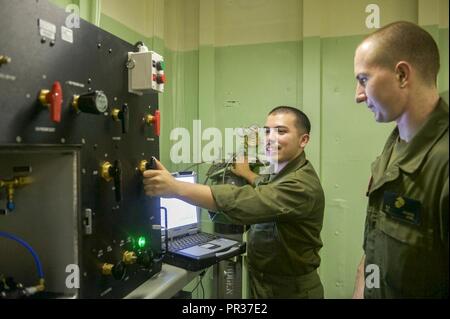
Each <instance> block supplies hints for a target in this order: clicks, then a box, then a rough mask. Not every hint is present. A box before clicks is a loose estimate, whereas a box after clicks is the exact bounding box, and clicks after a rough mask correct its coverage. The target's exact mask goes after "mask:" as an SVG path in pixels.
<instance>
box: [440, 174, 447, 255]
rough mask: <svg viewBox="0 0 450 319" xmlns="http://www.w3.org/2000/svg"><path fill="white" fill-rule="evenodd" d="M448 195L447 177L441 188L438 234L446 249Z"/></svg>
mask: <svg viewBox="0 0 450 319" xmlns="http://www.w3.org/2000/svg"><path fill="white" fill-rule="evenodd" d="M448 197H449V195H448V179H447V180H446V181H445V184H444V187H443V188H442V193H441V198H440V209H439V210H440V216H439V217H440V224H441V225H440V234H441V240H442V242H443V244H444V245H445V247H446V251H448V248H449V238H448V223H449V219H448V205H449V198H448Z"/></svg>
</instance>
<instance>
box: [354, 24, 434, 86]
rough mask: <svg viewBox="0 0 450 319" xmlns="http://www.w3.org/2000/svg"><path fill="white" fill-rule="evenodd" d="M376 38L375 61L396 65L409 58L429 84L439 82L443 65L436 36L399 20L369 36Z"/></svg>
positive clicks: (370, 38) (367, 38) (368, 37)
mask: <svg viewBox="0 0 450 319" xmlns="http://www.w3.org/2000/svg"><path fill="white" fill-rule="evenodd" d="M366 40H375V41H376V50H377V52H376V54H374V56H375V59H374V61H372V62H374V63H376V64H379V65H383V66H386V67H389V68H391V67H395V65H396V64H397V63H398V62H399V61H406V62H408V63H410V64H411V65H412V66H414V67H415V68H416V70H417V71H418V74H419V76H420V77H421V78H422V80H423V81H424V82H425V83H427V84H433V85H435V84H436V82H437V75H438V72H439V68H440V59H439V50H438V47H437V44H436V42H435V41H434V39H433V37H432V36H431V35H430V34H429V33H428V32H427V31H425V30H424V29H422V28H421V27H419V26H418V25H416V24H414V23H411V22H406V21H399V22H394V23H391V24H388V25H386V26H384V27H383V28H381V29H379V30H377V31H375V32H374V33H372V34H370V35H369V36H367V37H366V38H365V39H364V41H363V42H365V41H366Z"/></svg>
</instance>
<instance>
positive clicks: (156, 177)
mask: <svg viewBox="0 0 450 319" xmlns="http://www.w3.org/2000/svg"><path fill="white" fill-rule="evenodd" d="M155 162H156V169H150V170H147V171H145V172H144V180H143V183H144V189H145V194H146V195H148V196H158V197H175V196H176V195H177V186H178V185H177V181H176V180H175V178H174V177H173V176H172V174H170V172H169V171H168V170H167V169H166V168H165V167H164V165H163V164H161V162H160V161H158V160H157V159H156V158H155Z"/></svg>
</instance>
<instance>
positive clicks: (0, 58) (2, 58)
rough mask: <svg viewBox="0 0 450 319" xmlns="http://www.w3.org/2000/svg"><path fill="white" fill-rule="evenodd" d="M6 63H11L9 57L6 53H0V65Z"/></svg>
mask: <svg viewBox="0 0 450 319" xmlns="http://www.w3.org/2000/svg"><path fill="white" fill-rule="evenodd" d="M8 63H11V58H10V57H9V56H6V55H0V66H1V65H2V64H8Z"/></svg>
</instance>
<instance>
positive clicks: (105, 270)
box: [102, 263, 114, 276]
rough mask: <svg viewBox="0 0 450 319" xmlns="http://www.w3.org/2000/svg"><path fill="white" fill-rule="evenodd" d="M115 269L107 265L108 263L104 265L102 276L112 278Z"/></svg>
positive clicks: (111, 265)
mask: <svg viewBox="0 0 450 319" xmlns="http://www.w3.org/2000/svg"><path fill="white" fill-rule="evenodd" d="M113 268H114V265H113V264H107V263H105V264H103V265H102V275H105V276H111V275H112V270H113Z"/></svg>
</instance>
